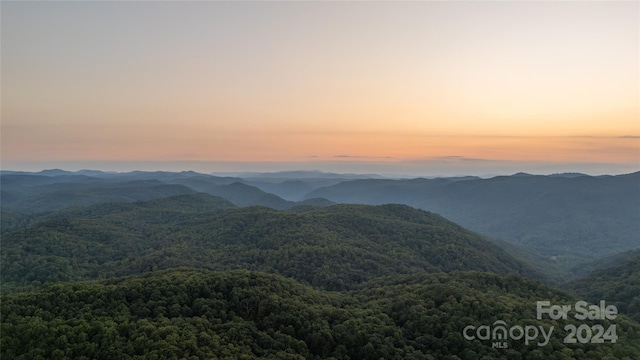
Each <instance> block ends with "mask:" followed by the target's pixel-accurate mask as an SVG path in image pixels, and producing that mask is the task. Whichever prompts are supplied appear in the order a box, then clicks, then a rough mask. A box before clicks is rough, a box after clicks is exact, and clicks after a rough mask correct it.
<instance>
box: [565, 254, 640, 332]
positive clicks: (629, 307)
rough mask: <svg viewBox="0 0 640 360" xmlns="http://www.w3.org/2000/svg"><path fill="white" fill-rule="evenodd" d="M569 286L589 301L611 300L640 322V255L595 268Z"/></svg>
mask: <svg viewBox="0 0 640 360" xmlns="http://www.w3.org/2000/svg"><path fill="white" fill-rule="evenodd" d="M567 286H568V288H569V289H571V290H572V291H574V292H575V293H576V294H578V295H579V296H581V297H583V298H585V299H587V300H589V301H593V302H595V301H599V300H600V299H607V301H610V302H611V303H612V304H615V305H616V307H617V308H618V310H619V311H620V312H621V313H622V314H626V315H628V316H629V317H631V318H633V319H635V320H636V321H640V255H636V256H635V257H633V258H631V259H630V260H627V261H625V262H623V263H620V264H617V265H615V266H612V267H608V268H604V269H598V270H595V271H593V272H592V273H591V274H589V275H588V276H586V277H584V278H582V279H578V280H575V281H572V282H570V283H569V284H568V285H567Z"/></svg>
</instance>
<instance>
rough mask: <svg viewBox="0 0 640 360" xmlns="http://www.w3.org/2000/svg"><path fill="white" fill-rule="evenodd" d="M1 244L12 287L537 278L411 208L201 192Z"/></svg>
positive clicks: (59, 221) (343, 284) (95, 212)
mask: <svg viewBox="0 0 640 360" xmlns="http://www.w3.org/2000/svg"><path fill="white" fill-rule="evenodd" d="M198 199H200V200H198ZM192 203H193V204H194V205H193V206H191V205H190V204H192ZM2 246H3V251H2V255H1V256H2V258H1V259H2V264H1V266H2V268H1V270H2V280H3V284H4V285H5V286H9V287H14V288H15V287H22V288H29V287H32V286H38V285H39V284H40V283H47V282H55V281H69V280H83V279H95V278H99V277H112V276H120V275H127V274H137V273H141V272H144V271H149V270H158V269H167V268H171V267H176V266H195V267H201V268H206V269H211V270H227V269H250V270H257V271H265V272H272V273H278V274H282V275H285V276H288V277H292V278H295V279H297V280H299V281H302V282H304V283H307V284H312V285H314V286H319V287H324V288H328V289H346V288H350V287H352V286H353V285H355V284H358V283H361V282H363V281H366V280H368V279H371V278H374V277H377V276H383V275H388V274H393V273H419V272H425V271H426V272H438V271H446V272H448V271H454V270H480V271H491V272H496V273H503V274H507V273H512V274H520V275H524V276H537V274H536V273H535V272H534V271H533V270H531V269H530V268H529V267H528V266H526V265H524V264H522V263H521V262H519V261H517V260H515V259H514V258H513V257H511V256H510V255H508V254H507V253H506V252H505V251H503V250H501V249H500V248H498V247H497V246H495V245H493V244H492V243H491V242H489V241H487V240H486V239H484V238H482V237H480V236H479V235H477V234H475V233H472V232H470V231H468V230H465V229H463V228H461V227H459V226H457V225H455V224H453V223H451V222H449V221H447V220H446V219H444V218H442V217H440V216H438V215H435V214H431V213H428V212H425V211H421V210H416V209H412V208H409V207H407V206H404V205H383V206H375V207H374V206H365V205H336V206H331V207H326V208H313V207H304V208H298V209H293V210H291V211H278V210H273V209H268V208H262V207H247V208H234V207H231V205H230V204H229V203H228V202H225V201H224V200H220V199H216V198H212V197H211V196H209V195H206V194H200V195H198V194H195V195H187V196H186V197H185V196H181V197H175V198H167V199H160V200H151V201H147V202H141V203H133V204H130V203H125V204H112V203H110V204H102V205H94V206H91V207H87V208H82V209H72V210H65V211H61V212H57V213H51V214H47V215H46V216H44V217H42V218H41V219H40V220H36V221H33V222H32V223H31V224H29V225H27V226H24V227H18V228H16V229H14V230H13V231H10V232H7V233H3V235H2Z"/></svg>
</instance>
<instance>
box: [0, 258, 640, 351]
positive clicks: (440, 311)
mask: <svg viewBox="0 0 640 360" xmlns="http://www.w3.org/2000/svg"><path fill="white" fill-rule="evenodd" d="M540 299H547V300H551V301H552V302H553V303H561V304H562V303H571V302H573V301H575V299H573V298H571V297H570V296H568V295H566V294H564V293H561V292H558V291H555V290H553V289H551V288H548V287H546V286H544V285H541V284H540V283H538V282H535V281H531V280H526V279H522V278H519V277H516V276H501V275H496V274H487V273H478V272H462V273H452V274H444V273H438V274H421V275H403V276H391V277H386V278H379V279H376V280H374V281H372V282H370V283H366V284H361V285H360V287H359V289H357V290H352V291H349V292H328V291H324V290H318V289H314V288H312V287H309V286H306V285H302V284H300V283H298V282H296V281H294V280H292V279H287V278H284V277H282V276H279V275H275V274H265V273H259V272H249V271H244V270H238V271H226V272H208V271H204V270H193V269H186V268H181V269H173V270H169V271H158V272H153V273H147V274H144V275H139V276H133V277H125V278H117V279H112V280H106V281H105V280H103V281H101V282H75V283H59V284H54V285H48V286H46V287H44V288H42V289H40V290H38V291H36V292H32V293H13V294H8V295H7V294H5V295H3V296H2V304H3V306H2V308H1V318H0V322H1V325H0V326H1V327H2V328H1V330H2V338H1V339H0V345H1V346H0V349H1V350H0V351H1V355H2V358H3V359H49V358H51V359H63V358H74V359H203V358H209V359H217V358H220V359H242V358H244V359H252V358H272V359H323V358H334V359H380V358H384V359H487V358H491V359H635V358H638V356H639V355H640V343H639V342H638V341H637V334H639V331H640V326H639V325H638V324H637V323H633V322H630V321H628V320H626V319H624V318H619V319H616V320H615V321H612V322H605V323H604V324H605V325H607V326H608V325H610V324H611V323H615V324H616V326H617V328H618V331H617V334H618V340H617V342H616V343H615V344H611V343H606V344H580V343H578V344H563V343H562V339H563V338H564V336H565V335H566V333H565V332H564V331H561V330H560V329H559V328H560V327H562V326H563V325H565V324H568V323H575V324H576V325H577V324H579V323H578V322H576V321H575V320H567V321H557V322H556V321H551V320H536V319H535V301H536V300H540ZM496 320H503V321H505V322H506V323H507V324H510V325H514V324H518V325H522V326H524V325H527V324H528V325H535V326H543V327H546V328H549V327H550V326H552V325H554V326H555V327H556V331H557V332H555V333H553V336H552V337H551V341H550V342H549V343H548V344H547V345H545V346H542V347H540V346H538V345H537V344H536V343H533V342H532V343H530V344H528V345H525V344H524V342H523V341H517V340H510V341H509V343H508V348H507V349H496V348H493V347H492V344H491V343H490V342H487V341H480V340H478V339H475V340H467V339H465V338H464V337H463V335H462V330H463V329H464V327H465V326H467V325H480V324H493V323H494V322H495V321H496ZM540 340H541V339H540Z"/></svg>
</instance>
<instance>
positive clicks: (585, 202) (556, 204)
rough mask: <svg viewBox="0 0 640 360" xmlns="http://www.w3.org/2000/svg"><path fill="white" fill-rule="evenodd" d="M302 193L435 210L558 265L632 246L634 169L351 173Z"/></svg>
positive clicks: (638, 204)
mask: <svg viewBox="0 0 640 360" xmlns="http://www.w3.org/2000/svg"><path fill="white" fill-rule="evenodd" d="M307 196H308V197H322V198H325V199H328V200H331V201H334V202H338V203H357V204H371V205H376V204H384V203H399V204H406V205H409V206H412V207H415V208H419V209H424V210H428V211H432V212H436V213H438V214H441V215H442V216H444V217H446V218H447V219H449V220H451V221H454V222H456V223H457V224H460V225H462V226H464V227H465V228H468V229H471V230H473V231H476V232H479V233H481V234H483V235H487V236H491V237H496V238H501V239H504V240H508V241H512V242H516V243H519V244H522V245H525V246H527V247H528V248H530V249H533V250H536V251H537V252H538V253H540V254H542V255H544V256H546V257H547V258H550V257H553V259H555V261H556V262H558V263H560V264H561V265H564V266H566V267H570V266H571V265H574V264H575V263H576V262H583V261H589V260H593V259H595V258H598V257H602V256H606V255H611V254H613V253H615V252H620V251H627V250H630V249H634V248H636V247H637V245H638V235H637V233H638V223H640V172H636V173H632V174H626V175H617V176H602V177H594V176H569V177H562V176H533V175H522V176H518V175H514V176H497V177H494V178H490V179H471V180H463V181H457V180H455V179H447V178H441V179H409V180H390V179H366V180H352V181H344V182H341V183H339V184H336V185H332V186H328V187H324V188H320V189H316V190H314V191H312V192H310V193H309V194H307Z"/></svg>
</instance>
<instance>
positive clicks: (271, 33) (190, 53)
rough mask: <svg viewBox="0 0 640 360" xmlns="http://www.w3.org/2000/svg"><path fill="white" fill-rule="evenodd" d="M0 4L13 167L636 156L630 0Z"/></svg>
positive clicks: (583, 163) (436, 168)
mask: <svg viewBox="0 0 640 360" xmlns="http://www.w3.org/2000/svg"><path fill="white" fill-rule="evenodd" d="M0 6H1V36H2V39H1V40H2V41H1V44H2V64H1V71H2V78H1V85H2V93H1V97H2V110H1V111H2V114H1V116H2V119H1V121H2V122H1V137H2V138H1V140H2V142H1V150H2V163H1V167H2V169H11V170H32V171H33V170H41V169H45V168H54V167H60V168H64V169H67V170H78V169H82V168H93V169H100V170H114V171H127V170H134V169H142V170H188V169H191V170H196V171H200V172H216V171H217V172H220V171H277V170H298V169H302V170H312V169H313V170H323V171H335V172H351V173H396V174H410V175H462V174H471V175H483V174H500V173H502V174H508V173H514V172H518V171H526V172H531V173H554V172H568V171H577V172H584V173H589V174H604V173H607V174H619V173H628V172H634V171H638V170H640V66H639V64H640V3H639V2H622V1H620V2H617V1H613V2H547V1H543V2H515V1H514V2H484V1H477V2H218V1H212V2H38V1H32V2H14V1H2V2H1V3H0Z"/></svg>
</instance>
